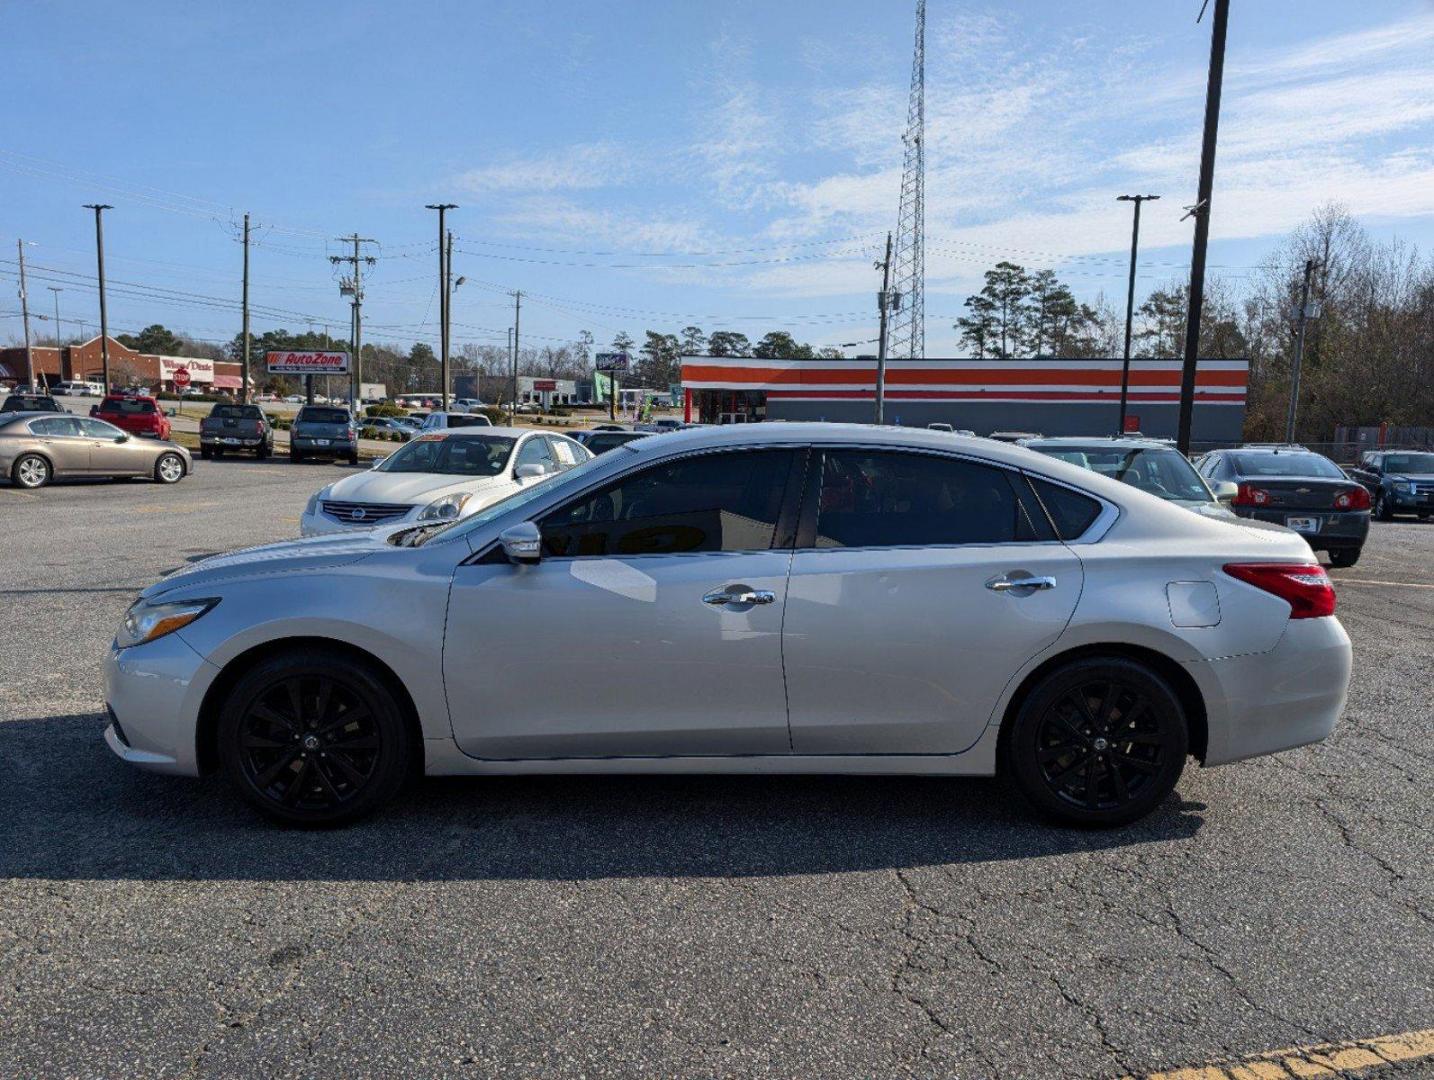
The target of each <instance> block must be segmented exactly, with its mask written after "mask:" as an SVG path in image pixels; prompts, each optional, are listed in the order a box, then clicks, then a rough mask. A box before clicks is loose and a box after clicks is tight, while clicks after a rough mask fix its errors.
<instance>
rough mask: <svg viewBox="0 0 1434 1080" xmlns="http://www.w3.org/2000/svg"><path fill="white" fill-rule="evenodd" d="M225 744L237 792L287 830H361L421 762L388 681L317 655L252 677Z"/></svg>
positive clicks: (242, 683) (343, 659) (225, 720)
mask: <svg viewBox="0 0 1434 1080" xmlns="http://www.w3.org/2000/svg"><path fill="white" fill-rule="evenodd" d="M345 717H352V718H351V719H348V720H347V721H346V720H345ZM218 737H219V760H220V765H221V767H222V769H223V771H224V773H225V775H226V776H227V777H228V778H229V781H230V783H232V784H233V785H234V786H235V787H236V788H237V789H238V791H239V793H240V794H241V795H243V796H244V798H245V799H246V800H247V801H248V802H249V803H250V804H251V805H252V806H254V807H255V808H256V809H258V810H259V811H260V813H262V814H264V815H266V816H268V817H270V818H272V819H273V820H275V821H279V822H283V823H284V824H286V825H298V826H305V827H321V826H328V825H341V824H346V823H348V822H351V821H357V820H358V819H359V818H361V817H364V816H365V815H367V814H370V813H372V812H373V811H374V810H376V809H377V808H378V807H379V806H381V805H383V804H384V803H386V802H388V801H389V800H390V799H392V798H393V797H394V796H395V795H396V794H398V791H399V789H400V788H401V787H402V786H403V783H404V780H405V779H406V777H407V776H408V773H409V769H410V765H411V763H412V761H413V746H412V741H411V739H410V738H409V734H408V731H407V729H406V727H405V725H404V720H403V712H402V710H401V708H400V707H399V704H398V702H397V700H395V698H394V696H393V693H392V692H391V691H390V690H389V688H388V686H387V685H386V684H385V683H384V682H383V680H382V679H380V678H378V677H377V676H376V674H375V673H374V672H373V670H372V669H370V668H369V667H368V666H367V665H365V664H363V663H362V662H361V661H358V660H355V659H352V658H350V657H347V656H344V655H342V654H339V653H331V652H327V651H325V650H322V649H315V648H307V649H296V650H292V651H288V652H285V653H283V654H282V655H278V656H274V657H271V658H270V659H268V660H265V661H262V662H260V663H259V664H258V665H257V666H255V667H254V668H253V669H251V670H250V671H248V672H246V673H245V674H244V675H242V676H241V677H240V679H239V681H238V682H237V683H236V684H235V685H234V688H233V689H232V690H230V692H229V695H228V697H227V698H226V699H225V701H224V703H223V705H222V707H221V710H220V714H219V729H218Z"/></svg>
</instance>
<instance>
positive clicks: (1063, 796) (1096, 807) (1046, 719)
mask: <svg viewBox="0 0 1434 1080" xmlns="http://www.w3.org/2000/svg"><path fill="white" fill-rule="evenodd" d="M1189 742H1190V733H1189V726H1188V724H1187V722H1186V719H1185V711H1184V709H1183V708H1181V706H1180V699H1179V698H1178V697H1177V696H1176V695H1175V692H1174V691H1173V690H1172V689H1171V688H1170V686H1169V684H1168V683H1166V681H1165V680H1164V679H1162V678H1161V677H1160V676H1159V675H1157V674H1155V672H1153V671H1151V670H1150V669H1149V668H1148V667H1146V666H1145V665H1143V664H1140V663H1137V662H1136V661H1133V660H1126V659H1123V658H1117V657H1109V658H1103V657H1092V658H1089V659H1084V660H1076V661H1073V662H1071V663H1069V664H1066V665H1064V666H1063V667H1060V668H1057V669H1056V670H1055V671H1052V672H1050V673H1049V674H1048V675H1046V676H1044V677H1043V678H1042V679H1041V680H1040V682H1039V683H1037V684H1036V685H1035V686H1034V687H1032V688H1031V690H1030V692H1029V693H1028V694H1027V695H1026V698H1025V701H1024V702H1022V704H1021V708H1020V711H1019V712H1017V714H1016V716H1015V717H1014V719H1013V721H1012V723H1011V725H1010V728H1009V730H1008V731H1007V732H1006V737H1005V739H1004V764H1005V768H1006V771H1007V773H1008V774H1009V775H1010V776H1011V778H1012V779H1013V780H1014V781H1015V783H1016V786H1017V787H1018V788H1019V789H1020V790H1021V793H1022V794H1023V795H1024V796H1025V797H1026V798H1027V799H1028V800H1029V801H1030V802H1031V803H1032V804H1033V805H1034V806H1035V807H1036V808H1037V809H1038V810H1040V811H1041V812H1042V813H1044V814H1046V815H1048V816H1049V817H1052V818H1055V819H1056V820H1058V821H1063V822H1068V823H1072V824H1077V825H1095V826H1115V825H1126V824H1129V823H1130V822H1132V821H1135V820H1137V819H1139V818H1142V817H1144V816H1145V815H1146V814H1148V813H1150V811H1152V810H1153V809H1155V807H1156V806H1158V805H1159V804H1160V803H1161V802H1163V801H1164V800H1165V798H1166V796H1168V795H1169V794H1170V793H1171V792H1172V791H1173V790H1174V789H1175V784H1176V782H1177V781H1178V780H1179V779H1180V774H1181V772H1182V771H1183V769H1184V768H1185V755H1186V753H1187V751H1188V749H1189Z"/></svg>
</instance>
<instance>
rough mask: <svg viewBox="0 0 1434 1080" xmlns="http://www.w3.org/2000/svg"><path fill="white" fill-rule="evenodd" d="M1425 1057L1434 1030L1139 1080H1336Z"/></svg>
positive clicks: (1431, 1050)
mask: <svg viewBox="0 0 1434 1080" xmlns="http://www.w3.org/2000/svg"><path fill="white" fill-rule="evenodd" d="M1426 1059H1434V1028H1426V1029H1424V1030H1423V1031H1406V1032H1404V1033H1403V1034H1401V1035H1379V1036H1376V1037H1375V1038H1372V1039H1352V1040H1350V1041H1349V1042H1337V1043H1323V1044H1321V1045H1319V1046H1292V1047H1290V1048H1288V1049H1286V1050H1270V1051H1267V1052H1265V1053H1263V1054H1251V1055H1250V1056H1249V1057H1247V1058H1243V1059H1241V1060H1239V1061H1232V1062H1222V1063H1220V1064H1215V1065H1195V1066H1191V1067H1188V1068H1182V1069H1168V1070H1166V1071H1164V1072H1154V1073H1146V1074H1144V1077H1143V1080H1304V1078H1305V1077H1318V1078H1321V1080H1337V1078H1339V1077H1345V1076H1354V1075H1355V1074H1356V1073H1357V1074H1358V1075H1359V1076H1361V1077H1364V1076H1375V1075H1377V1074H1378V1073H1379V1072H1380V1071H1382V1070H1383V1069H1386V1068H1388V1067H1390V1066H1392V1065H1406V1064H1408V1063H1409V1062H1411V1061H1424V1060H1426ZM1125 1080H1135V1078H1134V1077H1126V1078H1125Z"/></svg>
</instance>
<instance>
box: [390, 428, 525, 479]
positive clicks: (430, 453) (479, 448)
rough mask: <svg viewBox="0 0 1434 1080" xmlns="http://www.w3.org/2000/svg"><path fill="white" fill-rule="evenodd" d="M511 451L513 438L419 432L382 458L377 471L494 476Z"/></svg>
mask: <svg viewBox="0 0 1434 1080" xmlns="http://www.w3.org/2000/svg"><path fill="white" fill-rule="evenodd" d="M512 453H513V439H511V438H508V437H506V436H501V435H453V436H447V435H420V436H419V437H418V438H416V439H414V440H413V441H412V442H410V443H405V444H404V446H403V448H402V449H401V450H395V451H394V452H393V453H392V454H390V455H389V456H388V457H387V458H385V459H384V462H383V464H382V465H379V466H378V470H379V471H380V472H389V473H447V474H451V475H453V476H497V475H498V474H499V473H501V472H502V471H503V470H504V468H505V467H507V464H508V458H509V457H510V456H511V455H512Z"/></svg>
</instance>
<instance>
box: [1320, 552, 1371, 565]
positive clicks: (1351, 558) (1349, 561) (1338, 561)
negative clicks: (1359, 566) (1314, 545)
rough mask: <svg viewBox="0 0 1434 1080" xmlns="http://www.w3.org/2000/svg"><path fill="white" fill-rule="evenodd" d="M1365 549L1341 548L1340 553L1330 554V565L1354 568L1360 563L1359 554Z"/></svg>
mask: <svg viewBox="0 0 1434 1080" xmlns="http://www.w3.org/2000/svg"><path fill="white" fill-rule="evenodd" d="M1363 550H1364V549H1363V548H1341V549H1340V550H1338V551H1331V552H1330V553H1329V564H1330V565H1331V566H1353V565H1354V564H1355V563H1357V562H1359V553H1360V552H1361V551H1363Z"/></svg>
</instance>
